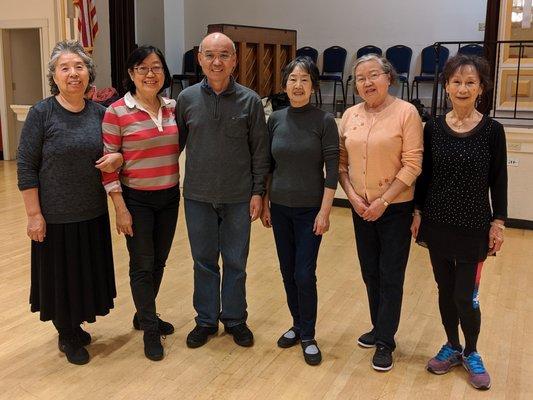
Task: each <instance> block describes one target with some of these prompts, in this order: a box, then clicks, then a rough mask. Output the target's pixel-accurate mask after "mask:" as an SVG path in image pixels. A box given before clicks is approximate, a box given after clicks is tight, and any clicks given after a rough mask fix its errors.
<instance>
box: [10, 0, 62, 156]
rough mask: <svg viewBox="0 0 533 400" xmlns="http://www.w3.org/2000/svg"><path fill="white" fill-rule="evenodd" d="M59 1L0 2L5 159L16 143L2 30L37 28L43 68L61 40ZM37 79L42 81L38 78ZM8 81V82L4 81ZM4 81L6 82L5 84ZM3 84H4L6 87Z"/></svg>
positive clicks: (11, 154)
mask: <svg viewBox="0 0 533 400" xmlns="http://www.w3.org/2000/svg"><path fill="white" fill-rule="evenodd" d="M60 3H61V1H60V0H25V1H24V2H21V1H20V0H1V1H0V36H1V37H2V39H1V40H0V43H1V44H0V59H1V60H3V61H4V62H0V122H1V124H2V143H3V151H4V158H5V159H13V158H14V157H15V150H16V146H17V141H16V123H15V118H14V114H13V113H12V112H11V110H10V109H9V105H10V104H13V103H12V102H13V98H12V96H10V95H9V94H7V92H6V86H10V85H11V82H12V79H11V68H10V67H8V66H7V65H10V64H11V60H8V58H9V55H10V54H11V53H10V52H8V53H7V54H8V56H7V57H6V56H5V54H4V46H5V44H6V42H7V41H8V40H6V36H7V34H5V32H6V30H10V29H17V28H18V29H28V28H37V29H40V41H39V45H40V46H41V51H40V58H41V62H40V64H41V66H42V65H44V63H45V61H46V58H47V56H48V54H50V51H51V49H52V47H53V46H54V44H55V42H56V41H57V40H59V39H60V38H61V37H62V33H61V32H62V25H61V24H60V23H59V20H60V18H59V11H58V10H60V7H59V6H58V5H59V4H60ZM41 68H42V67H41ZM40 77H41V80H44V78H43V76H42V75H41V76H40ZM8 78H9V79H8ZM6 80H7V81H8V82H6ZM6 83H7V85H6Z"/></svg>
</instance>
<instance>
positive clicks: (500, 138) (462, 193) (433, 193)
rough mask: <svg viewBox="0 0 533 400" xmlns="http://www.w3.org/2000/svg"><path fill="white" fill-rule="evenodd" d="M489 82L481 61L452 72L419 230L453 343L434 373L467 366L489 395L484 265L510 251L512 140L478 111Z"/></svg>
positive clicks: (429, 148)
mask: <svg viewBox="0 0 533 400" xmlns="http://www.w3.org/2000/svg"><path fill="white" fill-rule="evenodd" d="M489 76H490V69H489V66H488V63H487V62H486V61H485V60H484V59H482V58H480V57H475V56H465V55H460V54H459V55H456V56H455V57H452V58H451V59H450V60H448V62H447V64H446V65H445V67H444V71H443V83H444V85H445V87H446V92H447V94H448V96H449V99H450V101H451V103H452V110H451V111H450V112H449V113H447V114H446V115H443V116H440V117H438V118H436V119H433V120H431V121H429V122H428V123H427V124H426V126H425V129H424V161H423V164H422V174H421V175H420V177H419V179H418V182H417V184H416V191H415V216H414V219H413V224H412V227H411V231H412V233H413V237H414V238H415V239H416V241H417V243H418V244H421V245H423V246H425V247H427V248H428V249H429V255H430V258H431V264H432V266H433V272H434V275H435V280H436V282H437V285H438V289H439V309H440V313H441V318H442V323H443V325H444V329H445V331H446V336H447V343H446V344H445V345H444V346H442V348H441V350H440V351H439V352H438V354H437V355H436V356H435V357H433V358H432V359H431V360H429V362H428V364H427V369H428V371H430V372H433V373H435V374H444V373H446V372H448V371H449V370H450V369H451V368H452V367H454V366H456V365H460V364H463V366H464V367H465V369H466V370H467V371H468V373H469V381H470V383H471V384H472V386H474V387H475V388H476V389H482V390H486V389H489V388H490V377H489V374H488V373H487V371H486V369H485V367H484V365H483V361H482V360H481V357H480V356H479V354H478V353H477V349H476V343H477V339H478V336H479V329H480V325H481V313H480V310H479V301H478V289H479V281H480V276H481V268H482V266H483V261H484V260H485V259H486V257H487V255H493V254H495V253H496V252H497V251H499V250H500V248H501V246H502V243H503V231H504V229H505V226H504V223H505V219H506V217H507V161H506V154H507V153H506V146H505V132H504V129H503V126H502V125H501V124H500V123H498V122H497V121H494V120H493V119H491V118H489V117H488V116H484V115H482V114H481V113H480V112H478V111H477V110H476V109H475V105H476V101H477V100H478V98H479V97H480V96H481V94H482V93H483V92H484V91H486V90H487V89H489V88H490V84H491V83H490V78H489ZM489 197H490V201H489ZM459 324H460V325H461V329H462V331H463V334H464V337H465V341H466V344H465V348H464V350H463V348H462V346H461V344H460V342H459V329H458V325H459Z"/></svg>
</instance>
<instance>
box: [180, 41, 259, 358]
mask: <svg viewBox="0 0 533 400" xmlns="http://www.w3.org/2000/svg"><path fill="white" fill-rule="evenodd" d="M198 61H199V63H200V65H201V67H202V70H203V72H204V74H205V78H204V79H203V80H202V82H200V83H198V84H196V85H193V86H191V87H188V88H186V89H185V90H184V91H182V92H181V93H180V96H179V98H178V104H177V107H176V121H177V123H178V127H179V135H180V148H183V147H184V146H185V144H186V146H187V159H186V163H185V180H184V187H183V197H184V198H185V218H186V220H187V230H188V233H189V242H190V245H191V253H192V257H193V260H194V296H193V304H194V308H195V310H196V312H197V316H196V327H195V328H194V329H193V330H192V331H191V332H190V333H189V335H188V336H187V346H189V347H191V348H196V347H200V346H202V345H204V344H205V343H206V342H207V339H208V337H209V335H214V334H215V333H217V331H218V322H219V320H220V321H221V322H222V323H223V324H224V328H225V330H226V332H228V333H229V334H231V335H233V339H234V341H235V343H237V344H238V345H241V346H252V345H253V334H252V332H251V331H250V329H249V328H248V327H247V325H246V318H247V315H248V314H247V311H246V290H245V282H246V260H247V258H248V249H249V243H250V227H251V222H252V221H254V220H256V219H257V218H258V217H259V216H260V214H261V205H262V199H261V196H262V195H263V193H264V191H265V186H264V185H265V176H266V174H268V171H269V152H268V134H267V130H266V123H265V115H264V112H263V107H262V104H261V99H260V98H259V96H258V95H257V94H256V93H255V92H254V91H252V90H250V89H248V88H246V87H244V86H242V85H239V84H238V83H236V82H235V81H234V79H233V77H232V76H231V73H232V72H233V70H234V69H235V66H236V64H237V58H236V54H235V45H234V43H233V42H232V41H231V39H230V38H228V37H227V36H226V35H224V34H222V33H213V34H210V35H208V36H206V37H205V38H204V39H203V40H202V43H201V44H200V48H199V53H198ZM220 255H221V256H222V262H223V275H222V287H221V285H220V281H221V274H220V267H219V265H218V260H219V256H220Z"/></svg>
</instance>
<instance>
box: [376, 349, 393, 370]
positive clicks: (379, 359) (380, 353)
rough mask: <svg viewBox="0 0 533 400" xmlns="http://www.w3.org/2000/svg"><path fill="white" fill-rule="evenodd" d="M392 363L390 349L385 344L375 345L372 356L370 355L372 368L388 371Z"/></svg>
mask: <svg viewBox="0 0 533 400" xmlns="http://www.w3.org/2000/svg"><path fill="white" fill-rule="evenodd" d="M393 365H394V363H393V362H392V350H390V349H389V348H387V347H386V346H383V345H377V346H376V352H375V353H374V357H372V368H374V369H375V370H376V371H389V370H391V369H392V366H393Z"/></svg>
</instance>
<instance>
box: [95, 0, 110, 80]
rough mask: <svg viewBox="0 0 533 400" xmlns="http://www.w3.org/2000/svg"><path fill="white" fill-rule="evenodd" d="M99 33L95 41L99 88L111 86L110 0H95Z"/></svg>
mask: <svg viewBox="0 0 533 400" xmlns="http://www.w3.org/2000/svg"><path fill="white" fill-rule="evenodd" d="M94 5H95V7H96V13H97V14H96V15H97V17H98V34H97V35H96V39H95V41H94V51H93V60H94V62H95V63H96V81H95V85H96V87H97V88H98V89H102V88H105V87H110V86H111V44H110V43H111V41H110V38H109V0H95V2H94Z"/></svg>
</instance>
